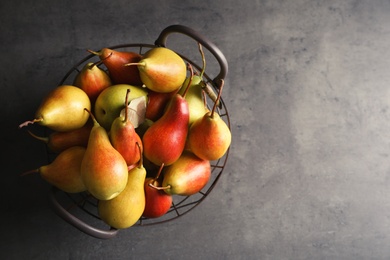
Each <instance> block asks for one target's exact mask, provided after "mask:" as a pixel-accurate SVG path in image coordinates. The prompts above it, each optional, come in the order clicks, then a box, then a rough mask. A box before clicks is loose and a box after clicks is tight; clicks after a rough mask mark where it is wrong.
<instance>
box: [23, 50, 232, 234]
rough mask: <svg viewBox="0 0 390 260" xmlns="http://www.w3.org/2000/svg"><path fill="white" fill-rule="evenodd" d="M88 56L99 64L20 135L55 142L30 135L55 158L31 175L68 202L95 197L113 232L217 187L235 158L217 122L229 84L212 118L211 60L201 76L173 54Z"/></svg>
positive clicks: (43, 107)
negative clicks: (75, 196) (222, 165)
mask: <svg viewBox="0 0 390 260" xmlns="http://www.w3.org/2000/svg"><path fill="white" fill-rule="evenodd" d="M199 47H200V48H199V50H201V46H200V45H199ZM88 51H89V52H91V53H94V54H95V55H96V56H98V57H99V58H98V61H97V62H95V63H92V62H89V63H87V64H85V65H84V67H83V68H82V69H81V70H80V71H78V72H77V75H76V76H75V77H74V81H73V84H71V85H60V86H57V87H55V88H54V89H52V90H51V91H49V93H48V94H47V95H46V96H45V97H44V98H43V99H42V101H41V103H40V105H39V106H38V108H37V109H36V113H35V116H34V119H33V120H29V121H26V122H24V123H22V124H20V125H19V128H23V129H26V128H27V127H26V126H28V125H30V124H38V125H40V126H42V127H44V128H46V129H48V130H49V131H48V132H47V133H48V134H47V136H39V135H37V134H34V133H33V132H32V131H30V130H27V132H28V133H29V134H30V135H31V136H32V137H34V138H35V139H37V140H39V141H42V142H44V143H45V145H47V148H48V149H49V150H50V151H51V152H53V153H54V154H55V155H56V156H55V158H54V160H53V161H51V162H49V163H48V164H47V165H42V166H40V167H38V168H36V169H34V170H29V171H27V172H25V173H23V174H22V175H27V174H30V173H34V172H35V173H39V175H40V176H41V177H42V178H43V179H44V180H45V181H47V182H48V183H49V184H51V185H53V186H55V187H57V188H58V189H60V190H62V191H64V192H67V193H80V192H87V193H88V194H89V195H91V196H93V197H94V198H96V199H97V200H98V204H97V205H98V206H97V210H98V214H99V217H100V218H101V219H102V220H103V221H104V222H105V223H106V224H108V225H109V226H110V227H112V228H115V229H124V228H129V227H131V226H133V225H134V224H135V223H137V221H138V220H139V219H140V218H141V217H144V218H158V217H161V216H163V215H165V214H166V213H167V212H169V210H170V208H171V206H172V196H175V195H177V196H190V195H193V194H195V193H197V192H199V191H201V189H202V188H204V187H205V186H206V184H207V183H208V181H209V180H210V176H211V161H213V160H218V159H220V158H221V157H223V156H224V155H225V154H226V152H227V151H228V149H229V146H230V143H231V138H232V137H231V132H230V129H229V127H228V126H227V124H226V123H225V122H224V121H223V120H222V119H221V118H220V116H219V114H218V113H217V112H216V109H217V103H218V102H219V101H220V97H221V93H222V87H223V81H222V83H221V85H220V88H219V91H218V96H217V99H216V100H215V102H214V105H213V107H212V108H211V109H209V108H208V105H207V101H206V96H205V92H204V87H205V85H206V84H205V82H204V80H203V73H204V68H205V60H204V54H203V52H201V54H202V59H203V62H204V64H203V65H204V66H203V70H202V72H201V73H200V74H199V73H194V71H193V68H192V66H191V65H190V64H186V62H185V61H184V60H183V59H182V58H181V56H179V55H178V54H177V53H175V52H174V51H173V50H171V49H169V48H166V47H157V46H156V47H154V48H151V49H150V50H148V51H146V52H145V53H144V54H142V55H141V54H139V53H136V52H131V51H120V50H114V49H109V48H103V49H102V50H100V51H96V52H95V51H90V50H88ZM141 97H143V98H144V99H145V100H146V108H145V111H144V114H142V115H141V118H142V119H144V120H142V122H141V123H140V124H137V125H134V124H133V122H132V121H131V120H129V115H128V111H129V109H128V106H129V104H130V103H131V101H132V100H135V99H137V98H141ZM123 111H124V113H123ZM136 112H137V111H136Z"/></svg>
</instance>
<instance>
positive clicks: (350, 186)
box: [0, 0, 390, 260]
mask: <svg viewBox="0 0 390 260" xmlns="http://www.w3.org/2000/svg"><path fill="white" fill-rule="evenodd" d="M0 6H1V8H0V24H1V41H0V46H1V50H2V52H1V61H2V62H1V70H0V75H1V77H0V80H1V84H0V86H1V94H0V98H1V102H0V103H1V104H2V120H1V121H0V124H1V129H2V135H1V144H2V147H3V151H2V156H1V157H0V158H1V162H2V163H1V166H2V174H1V186H2V187H1V188H0V192H1V194H0V198H1V214H0V216H1V217H0V218H1V222H0V223H1V232H0V233H1V235H0V236H1V241H2V242H1V243H0V258H1V259H267V260H268V259H275V260H284V259H302V260H303V259H307V260H311V259H319V260H321V259H332V260H333V259H351V260H352V259H353V260H360V259H361V260H365V259H389V258H390V247H389V244H390V235H389V234H390V188H389V187H390V160H389V151H390V106H389V104H390V91H389V90H390V88H389V86H390V73H389V68H390V61H389V60H390V48H389V46H390V15H389V14H390V2H389V1H387V0H386V1H385V0H374V1H357V0H344V1H335V0H331V1H317V0H316V1H306V0H295V1H280V0H277V1H262V0H259V1H241V2H238V1H232V0H226V1H223V0H218V1H178V0H173V1H148V0H143V1H124V0H121V1H115V0H114V1H94V2H92V1H90V2H87V1H50V2H49V1H8V0H5V1H2V2H1V4H0ZM177 23H179V24H183V25H187V26H189V27H192V28H194V29H196V30H198V31H200V32H201V33H202V34H204V35H206V36H207V37H208V38H209V39H210V40H211V41H213V42H214V43H215V44H217V45H218V46H219V47H220V49H221V50H222V52H223V53H225V55H226V58H227V59H228V61H229V65H230V70H229V74H228V78H227V81H226V87H225V90H224V93H223V99H224V101H225V103H226V104H227V107H228V109H229V112H230V119H231V122H232V133H233V142H232V145H231V151H230V156H229V161H228V164H227V166H226V168H225V170H224V173H223V175H222V177H221V179H220V181H219V182H218V185H217V186H216V187H215V188H214V190H213V191H212V192H211V194H210V195H209V196H208V198H207V199H206V200H205V201H204V202H203V203H202V204H201V205H199V206H198V207H197V208H196V209H194V210H193V211H192V212H191V213H189V214H188V215H185V216H183V217H181V218H179V219H178V220H175V221H172V222H168V223H166V224H161V225H156V226H151V227H134V228H131V229H128V230H125V231H123V232H120V233H119V234H118V236H117V237H115V238H114V239H110V240H100V239H96V238H93V237H90V236H88V235H86V234H84V233H82V232H80V231H78V230H77V229H76V228H74V227H73V226H71V225H69V224H67V223H66V222H64V221H63V220H62V219H61V218H59V217H58V216H57V215H56V214H54V213H53V211H52V210H51V208H50V206H49V204H48V200H47V194H48V190H49V188H50V187H49V186H48V185H46V184H45V183H44V182H43V181H42V180H41V179H40V178H38V177H31V178H20V177H19V174H20V173H21V172H23V171H26V170H28V169H31V168H34V167H37V166H40V165H41V164H43V163H44V162H45V161H46V154H45V150H44V148H43V147H42V145H41V144H40V143H37V142H36V141H35V140H32V139H31V138H30V137H29V136H27V135H26V133H25V132H23V131H20V130H18V128H17V126H18V124H19V123H21V122H23V121H25V120H26V119H28V118H29V117H30V116H32V114H33V111H34V110H35V108H36V106H37V102H38V101H39V100H40V99H41V97H42V95H43V94H44V93H46V92H47V91H48V90H49V89H51V88H52V87H53V86H54V85H56V84H57V83H58V81H59V80H60V79H61V78H62V76H63V75H64V73H65V71H66V70H67V69H68V68H69V66H70V65H71V64H74V62H76V61H77V60H79V59H80V58H81V57H84V56H85V49H87V48H93V49H99V48H102V47H105V46H107V45H115V44H120V43H128V42H145V43H153V41H154V40H155V39H156V37H157V36H158V34H159V32H160V31H161V30H162V29H163V28H165V27H166V26H168V25H171V24H177Z"/></svg>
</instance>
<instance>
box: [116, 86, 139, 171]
mask: <svg viewBox="0 0 390 260" xmlns="http://www.w3.org/2000/svg"><path fill="white" fill-rule="evenodd" d="M129 94H130V89H128V91H127V94H126V100H125V102H124V103H125V104H127V102H128V101H127V100H128V96H129ZM109 137H110V141H111V143H112V146H113V147H114V148H115V149H116V150H117V151H118V152H119V153H120V154H121V155H122V156H123V158H124V159H125V161H126V163H127V165H129V166H130V165H133V164H135V163H137V162H138V161H139V160H140V159H141V158H140V152H139V148H138V145H137V143H138V144H140V145H141V148H142V141H141V138H140V137H139V135H138V134H137V132H136V131H135V128H134V125H133V124H132V123H131V121H130V120H129V117H128V109H125V115H124V117H123V116H118V117H117V118H116V119H115V120H114V122H113V123H112V125H111V130H110V132H109Z"/></svg>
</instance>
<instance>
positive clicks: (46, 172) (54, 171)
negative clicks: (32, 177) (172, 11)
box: [23, 146, 86, 193]
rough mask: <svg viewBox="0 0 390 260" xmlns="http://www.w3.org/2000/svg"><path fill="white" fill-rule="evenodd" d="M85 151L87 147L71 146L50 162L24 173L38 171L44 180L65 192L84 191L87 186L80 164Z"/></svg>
mask: <svg viewBox="0 0 390 260" xmlns="http://www.w3.org/2000/svg"><path fill="white" fill-rule="evenodd" d="M85 151H86V149H85V147H81V146H73V147H70V148H68V149H66V150H64V151H62V152H61V153H60V154H58V156H57V157H56V158H55V159H54V161H53V162H51V163H50V164H48V165H43V166H41V167H39V168H38V169H35V170H32V171H29V172H25V173H24V174H23V175H26V174H29V173H33V172H38V173H39V174H40V176H41V177H42V178H43V179H44V180H46V181H47V182H48V183H50V184H51V185H53V186H55V187H57V188H58V189H60V190H62V191H64V192H68V193H78V192H83V191H85V190H86V187H85V185H84V182H83V180H82V178H81V173H80V166H81V161H82V160H83V158H84V154H85Z"/></svg>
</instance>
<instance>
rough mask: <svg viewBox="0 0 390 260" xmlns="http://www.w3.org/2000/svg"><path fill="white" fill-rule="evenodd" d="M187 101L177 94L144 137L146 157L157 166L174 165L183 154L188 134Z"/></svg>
mask: <svg viewBox="0 0 390 260" xmlns="http://www.w3.org/2000/svg"><path fill="white" fill-rule="evenodd" d="M188 123H189V109H188V104H187V101H186V100H185V99H184V98H183V97H182V96H181V95H179V94H175V95H174V96H173V98H172V99H171V101H170V102H169V104H168V106H167V109H166V111H165V113H164V115H163V116H162V117H161V118H160V119H159V120H157V121H156V122H154V123H153V124H152V125H151V126H150V127H149V128H148V129H147V130H146V132H145V134H144V135H143V138H142V141H143V145H144V156H145V157H146V158H147V159H148V160H149V161H151V162H152V163H154V164H155V165H161V164H163V163H164V164H165V165H166V166H168V165H170V164H172V163H174V162H175V161H176V160H177V159H178V158H179V157H180V155H181V154H182V152H183V150H184V147H185V143H186V139H187V133H188Z"/></svg>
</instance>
